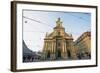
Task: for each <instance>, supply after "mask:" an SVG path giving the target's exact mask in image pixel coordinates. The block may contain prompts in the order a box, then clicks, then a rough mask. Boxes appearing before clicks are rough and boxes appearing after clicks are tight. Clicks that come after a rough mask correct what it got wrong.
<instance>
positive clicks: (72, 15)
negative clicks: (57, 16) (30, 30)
mask: <svg viewBox="0 0 100 73" xmlns="http://www.w3.org/2000/svg"><path fill="white" fill-rule="evenodd" d="M70 15H72V16H74V17H77V18H79V19H82V20H85V21H86V22H88V20H87V19H84V18H83V17H80V16H77V15H73V14H70Z"/></svg>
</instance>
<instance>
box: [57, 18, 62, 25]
mask: <svg viewBox="0 0 100 73" xmlns="http://www.w3.org/2000/svg"><path fill="white" fill-rule="evenodd" d="M56 26H58V27H60V26H62V22H61V19H60V17H59V18H58V20H57V21H56Z"/></svg>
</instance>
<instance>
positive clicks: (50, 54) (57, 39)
mask: <svg viewBox="0 0 100 73" xmlns="http://www.w3.org/2000/svg"><path fill="white" fill-rule="evenodd" d="M76 58H77V56H76V50H75V48H74V42H73V37H72V35H69V34H68V33H66V32H65V28H64V27H63V26H62V22H61V20H60V18H58V20H57V21H56V27H54V28H53V32H51V33H50V34H47V33H46V36H45V38H44V46H43V59H44V60H60V59H61V60H62V59H65V60H66V59H76Z"/></svg>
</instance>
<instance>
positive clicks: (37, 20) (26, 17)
mask: <svg viewBox="0 0 100 73" xmlns="http://www.w3.org/2000/svg"><path fill="white" fill-rule="evenodd" d="M23 17H24V18H26V19H29V20H31V21H35V22H37V23H41V24H45V25H47V26H50V27H52V26H51V25H48V24H46V23H43V22H41V21H39V20H35V19H32V18H29V17H26V16H23Z"/></svg>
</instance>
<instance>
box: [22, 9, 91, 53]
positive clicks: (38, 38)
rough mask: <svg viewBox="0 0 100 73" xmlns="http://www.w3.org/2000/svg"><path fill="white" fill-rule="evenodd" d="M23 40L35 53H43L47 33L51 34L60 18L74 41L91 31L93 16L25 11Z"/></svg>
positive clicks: (80, 13) (88, 14)
mask: <svg viewBox="0 0 100 73" xmlns="http://www.w3.org/2000/svg"><path fill="white" fill-rule="evenodd" d="M22 17H23V40H24V41H25V43H26V45H27V47H28V48H29V49H31V50H33V51H42V49H43V44H44V38H45V35H46V32H48V34H49V33H51V32H52V31H53V28H54V27H55V26H56V21H57V19H58V18H59V17H60V18H61V21H62V22H63V23H62V26H63V27H64V28H65V31H66V33H68V34H72V36H73V39H74V41H75V40H76V39H77V38H78V37H79V36H81V35H82V34H83V33H84V32H86V31H90V30H91V14H90V13H82V12H59V11H39V10H38V11H36V10H23V14H22Z"/></svg>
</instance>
